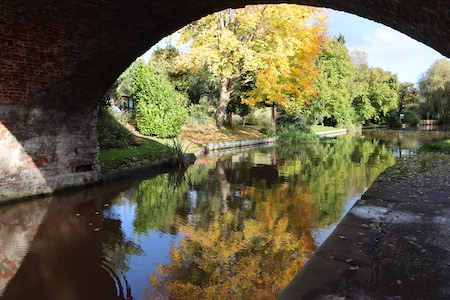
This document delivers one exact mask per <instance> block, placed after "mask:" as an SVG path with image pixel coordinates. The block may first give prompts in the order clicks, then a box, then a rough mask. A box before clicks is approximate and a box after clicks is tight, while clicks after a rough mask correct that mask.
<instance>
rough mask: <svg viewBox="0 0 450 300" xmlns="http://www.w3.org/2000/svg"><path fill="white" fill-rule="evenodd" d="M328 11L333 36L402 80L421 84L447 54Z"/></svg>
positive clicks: (341, 14)
mask: <svg viewBox="0 0 450 300" xmlns="http://www.w3.org/2000/svg"><path fill="white" fill-rule="evenodd" d="M327 11H328V12H330V18H329V19H328V20H327V23H328V32H329V34H330V35H332V36H338V35H339V34H340V33H342V34H343V35H344V36H345V40H346V46H347V48H348V50H349V52H351V51H353V50H361V51H364V52H366V53H367V54H368V63H369V66H371V67H379V68H382V69H384V70H386V71H391V72H392V73H395V74H397V76H398V79H399V81H400V82H405V81H409V82H413V83H417V81H418V80H419V78H420V77H421V75H422V74H423V73H425V72H426V71H427V70H428V69H429V68H430V66H431V65H432V64H433V63H434V62H435V61H436V60H438V59H440V58H443V57H444V56H442V55H441V54H440V53H439V52H437V51H436V50H434V49H432V48H430V47H428V46H426V45H424V44H422V43H420V42H417V41H416V40H414V39H412V38H410V37H408V36H407V35H404V34H403V33H400V32H398V31H396V30H394V29H391V28H389V27H387V26H384V25H383V24H380V23H376V22H373V21H370V20H368V19H364V18H361V17H358V16H356V15H352V14H348V13H344V12H340V11H336V10H331V9H327ZM158 46H159V47H165V46H166V42H165V41H164V39H163V40H162V41H160V42H159V43H158V44H156V45H155V46H153V47H152V48H151V49H150V50H149V51H147V53H145V54H144V58H145V59H147V58H149V57H150V53H151V52H152V51H153V50H154V49H156V48H157V47H158Z"/></svg>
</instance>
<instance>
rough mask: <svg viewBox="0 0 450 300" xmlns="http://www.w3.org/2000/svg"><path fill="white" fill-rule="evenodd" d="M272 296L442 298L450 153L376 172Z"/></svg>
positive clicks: (448, 289)
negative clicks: (280, 290)
mask: <svg viewBox="0 0 450 300" xmlns="http://www.w3.org/2000/svg"><path fill="white" fill-rule="evenodd" d="M280 299H307V300H309V299H450V155H448V154H441V153H423V154H420V155H418V156H414V157H409V158H407V159H405V160H403V161H400V162H399V163H398V164H396V165H395V166H392V167H391V168H388V169H387V170H386V171H385V172H384V173H382V174H381V175H380V176H379V177H378V178H377V180H376V181H375V182H374V184H373V185H372V186H371V187H370V188H369V189H368V190H367V191H366V193H365V194H364V195H363V196H362V199H361V200H359V201H357V203H356V204H355V205H354V207H353V208H352V209H351V210H350V211H349V212H348V214H347V215H346V216H345V217H344V219H343V220H342V221H341V222H340V224H339V225H338V226H337V228H336V230H335V231H334V232H333V233H332V234H331V235H330V237H329V238H328V239H327V240H326V241H325V242H324V243H323V244H322V245H321V246H320V247H319V249H318V250H317V252H316V253H315V254H314V255H313V257H312V258H311V259H310V260H309V261H308V263H307V264H306V266H305V268H303V269H302V271H301V272H300V273H299V274H298V275H297V276H296V278H295V279H294V280H293V281H292V282H291V284H290V285H289V286H288V287H287V288H286V289H285V291H284V292H283V294H282V295H281V297H280Z"/></svg>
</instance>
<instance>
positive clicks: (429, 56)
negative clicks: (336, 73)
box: [327, 9, 444, 83]
mask: <svg viewBox="0 0 450 300" xmlns="http://www.w3.org/2000/svg"><path fill="white" fill-rule="evenodd" d="M328 11H329V12H330V13H331V16H330V18H329V19H328V21H327V23H328V31H329V33H330V35H332V36H338V35H339V34H340V33H342V34H343V35H344V36H345V41H346V46H347V48H348V50H349V52H351V51H353V50H356V49H358V50H361V51H364V52H366V53H367V54H368V63H369V66H371V67H380V68H382V69H384V70H386V71H391V72H392V73H395V74H397V76H398V79H399V81H400V82H404V81H409V82H413V83H417V81H418V80H419V78H420V76H421V75H422V74H423V73H425V72H426V71H427V70H428V68H430V66H431V65H432V64H433V63H434V62H435V61H436V60H438V59H440V58H444V56H442V55H441V54H440V53H439V52H437V51H435V50H434V49H432V48H430V47H428V46H426V45H424V44H422V43H420V42H417V41H416V40H414V39H412V38H410V37H408V36H407V35H404V34H403V33H400V32H398V31H396V30H394V29H391V28H389V27H386V26H384V25H383V24H380V23H376V22H373V21H370V20H368V19H364V18H360V17H358V16H356V15H352V14H348V13H344V12H339V11H335V10H331V9H330V10H328Z"/></svg>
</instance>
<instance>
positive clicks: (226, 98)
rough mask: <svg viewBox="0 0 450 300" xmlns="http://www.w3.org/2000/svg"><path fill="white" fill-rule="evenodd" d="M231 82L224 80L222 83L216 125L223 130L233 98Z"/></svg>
mask: <svg viewBox="0 0 450 300" xmlns="http://www.w3.org/2000/svg"><path fill="white" fill-rule="evenodd" d="M230 83H231V80H230V79H222V80H221V82H220V96H219V105H218V106H217V109H216V116H215V117H216V124H217V126H218V127H219V128H223V120H224V119H225V115H226V113H227V106H228V103H230V96H231V84H230Z"/></svg>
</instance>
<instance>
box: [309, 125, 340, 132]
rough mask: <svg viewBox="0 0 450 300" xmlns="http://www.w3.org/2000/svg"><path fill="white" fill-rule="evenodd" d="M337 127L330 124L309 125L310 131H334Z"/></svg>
mask: <svg viewBox="0 0 450 300" xmlns="http://www.w3.org/2000/svg"><path fill="white" fill-rule="evenodd" d="M338 129H339V128H336V127H332V126H322V125H312V126H311V132H323V131H334V130H338Z"/></svg>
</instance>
